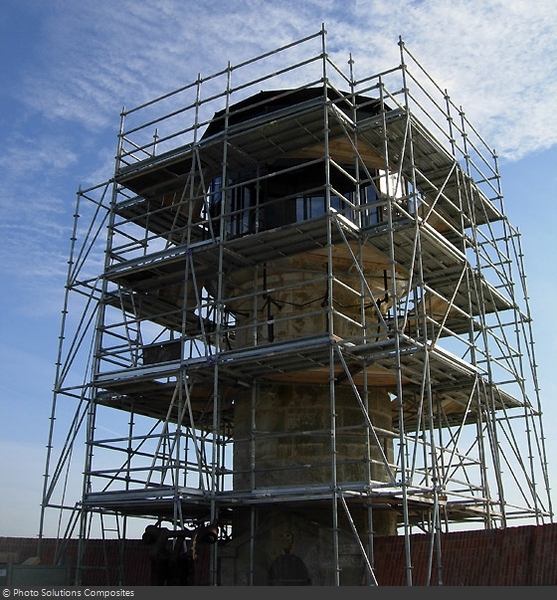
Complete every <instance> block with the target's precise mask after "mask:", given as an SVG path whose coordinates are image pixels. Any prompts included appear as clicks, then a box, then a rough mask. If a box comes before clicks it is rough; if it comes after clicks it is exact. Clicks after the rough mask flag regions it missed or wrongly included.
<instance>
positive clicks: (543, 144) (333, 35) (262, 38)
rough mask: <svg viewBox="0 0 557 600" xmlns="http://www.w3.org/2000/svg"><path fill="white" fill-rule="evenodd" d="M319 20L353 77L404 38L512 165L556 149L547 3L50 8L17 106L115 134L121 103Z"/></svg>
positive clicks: (385, 59) (554, 18) (442, 0)
mask: <svg viewBox="0 0 557 600" xmlns="http://www.w3.org/2000/svg"><path fill="white" fill-rule="evenodd" d="M322 21H324V22H325V23H326V26H327V29H328V31H329V45H330V48H331V52H332V53H334V54H337V55H338V56H339V57H342V56H343V55H344V56H345V57H347V56H348V54H349V53H350V52H351V53H353V54H354V56H355V59H356V64H357V68H358V70H359V72H362V71H365V70H369V72H375V71H376V70H380V69H381V68H383V67H384V66H386V65H387V64H388V63H389V62H391V63H392V61H393V60H394V61H397V60H398V54H397V53H398V48H397V40H398V36H399V35H402V36H403V38H404V39H405V42H406V43H407V44H408V45H409V47H410V48H411V49H412V52H413V53H414V54H416V56H417V57H418V58H419V59H420V61H421V62H422V63H423V64H424V66H426V68H427V69H428V70H430V71H431V72H432V73H433V74H434V75H435V76H436V78H437V79H439V82H440V83H441V85H443V86H445V87H447V88H448V90H449V92H450V93H451V95H452V96H453V97H454V99H455V100H456V101H457V102H460V103H462V104H463V105H464V108H465V109H466V111H467V114H469V116H470V117H471V118H472V119H473V121H474V122H475V123H476V124H477V125H478V126H479V128H480V129H481V130H482V131H484V132H485V134H486V135H487V136H490V137H492V138H493V142H494V144H495V145H496V146H497V148H498V150H499V152H500V153H501V154H503V155H506V156H508V157H512V158H516V157H519V156H521V155H523V154H526V153H529V152H533V151H535V150H537V149H539V148H547V147H549V146H551V145H553V144H555V143H556V142H557V125H556V124H555V120H554V119H553V118H552V115H553V112H554V110H553V102H554V98H555V95H556V92H557V77H556V76H555V71H554V69H553V64H554V62H555V58H556V56H557V36H555V34H554V32H555V28H556V26H557V5H556V4H555V2H554V0H538V1H537V2H536V3H535V4H532V3H531V2H527V1H525V0H513V1H512V2H505V1H503V0H485V1H483V0H482V1H480V0H462V1H460V2H454V1H449V2H447V1H446V0H427V1H417V0H399V1H398V2H394V3H389V4H388V5H387V4H385V2H383V1H382V0H353V1H352V2H350V1H348V2H341V1H336V0H329V1H328V2H316V1H313V2H305V3H299V2H294V1H292V0H289V1H284V0H283V1H276V2H270V1H269V2H261V1H260V0H258V1H256V0H235V1H232V2H228V3H218V2H202V3H199V2H193V1H186V2H176V1H172V0H166V1H158V2H141V3H138V2H133V1H131V0H122V1H121V2H119V3H118V4H117V5H115V4H114V3H113V2H107V1H103V0H101V1H99V2H95V3H86V4H83V3H82V4H80V5H79V6H78V5H76V4H75V3H73V2H70V1H69V0H60V1H59V2H57V3H56V4H55V10H54V11H52V12H51V13H50V14H49V16H48V17H47V20H46V24H45V32H44V38H43V39H44V40H45V42H44V44H45V48H44V54H43V56H44V58H43V61H42V64H41V65H40V69H41V70H40V71H38V70H31V71H30V72H29V73H28V74H27V76H26V77H25V82H24V85H23V88H22V90H23V94H24V99H25V101H26V102H27V103H29V104H30V105H31V106H33V107H34V108H35V109H36V110H40V111H41V112H43V114H45V115H46V116H48V117H49V118H53V119H68V120H71V121H77V122H80V123H81V124H86V125H88V126H89V127H92V128H98V127H105V126H107V125H109V124H112V126H114V123H115V116H116V113H117V111H119V109H120V108H121V105H122V104H124V103H131V104H134V103H136V102H141V101H142V100H145V99H147V98H149V97H152V96H154V95H157V94H159V93H161V92H164V91H167V90H169V89H172V88H174V87H178V86H180V85H182V84H184V83H188V82H189V81H191V80H193V79H194V78H195V77H196V76H197V74H198V73H199V72H201V73H203V74H209V73H212V72H214V71H216V70H219V69H221V68H223V67H225V66H226V64H227V62H228V60H231V61H232V62H233V63H234V62H235V61H240V60H245V59H247V58H249V57H250V56H253V55H256V54H258V53H260V52H265V51H268V50H272V49H273V48H274V47H276V46H277V45H281V44H284V43H288V42H289V41H292V40H294V39H297V38H299V37H303V36H304V35H307V34H308V33H312V32H314V31H317V30H318V29H319V27H320V26H321V22H322ZM389 66H391V65H389Z"/></svg>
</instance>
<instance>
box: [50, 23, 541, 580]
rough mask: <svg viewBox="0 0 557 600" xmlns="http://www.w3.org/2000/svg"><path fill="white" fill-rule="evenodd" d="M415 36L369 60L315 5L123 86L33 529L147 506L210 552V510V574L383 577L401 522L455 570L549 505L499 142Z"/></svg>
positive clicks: (61, 369) (84, 196) (70, 322)
mask: <svg viewBox="0 0 557 600" xmlns="http://www.w3.org/2000/svg"><path fill="white" fill-rule="evenodd" d="M399 45H400V56H401V61H400V64H399V65H397V66H396V67H394V68H393V69H391V70H388V71H385V72H382V73H379V74H373V75H370V74H366V75H365V76H364V77H363V78H362V79H358V78H356V76H355V74H354V67H355V65H354V63H353V61H352V60H350V61H349V63H348V64H349V71H348V72H347V73H346V72H345V70H344V69H343V68H341V67H339V66H338V65H336V64H334V63H333V62H332V60H331V58H330V56H329V55H328V53H327V50H326V32H325V30H324V29H322V30H321V31H319V32H317V33H316V34H314V35H311V36H308V37H307V38H304V39H303V40H299V41H297V42H294V43H292V44H289V45H287V46H285V47H282V48H278V49H276V50H275V51H273V52H270V53H267V54H265V55H262V56H260V57H257V58H254V59H253V60H250V61H247V62H245V63H242V64H241V65H237V66H230V65H229V66H228V67H227V68H226V69H224V70H223V71H221V72H219V73H216V74H214V75H211V76H208V77H201V76H200V77H199V78H198V79H197V80H196V81H194V82H192V83H191V84H190V85H186V86H184V87H183V88H180V89H179V90H176V91H174V92H171V93H169V94H166V95H164V96H162V97H160V98H156V99H154V100H152V101H151V102H148V103H146V104H143V105H141V106H139V107H137V108H134V109H132V110H124V111H123V112H122V115H121V124H120V133H119V137H118V151H117V158H116V167H115V172H114V176H113V178H111V179H110V181H107V182H105V183H102V184H100V185H98V186H95V187H93V188H90V189H87V190H82V189H80V190H79V192H78V194H77V207H76V213H75V228H74V233H73V235H72V246H71V255H70V260H69V271H68V283H67V296H66V300H65V305H64V310H63V319H62V332H61V336H60V340H61V343H60V351H59V357H58V362H57V373H56V382H55V390H54V402H53V410H52V418H51V429H50V436H49V443H48V456H47V466H46V473H45V487H44V495H43V510H42V514H41V532H40V536H39V537H41V536H42V535H43V528H44V527H45V524H46V516H47V514H49V510H50V509H55V510H56V512H57V513H58V514H59V515H60V516H59V526H60V531H59V535H60V538H61V539H62V540H63V539H64V538H68V537H71V536H75V535H77V536H79V538H80V540H81V543H82V545H83V547H85V544H86V543H87V540H88V539H90V538H91V537H93V536H94V535H97V536H98V535H102V536H103V537H105V536H109V535H110V533H109V528H108V527H107V526H106V525H105V522H106V519H107V518H108V517H109V516H110V517H111V518H113V519H115V520H116V522H117V523H118V527H117V528H113V530H116V531H117V533H116V534H114V535H117V536H118V537H119V538H121V539H122V541H123V543H124V542H125V538H126V536H128V535H132V534H131V533H129V532H131V531H133V526H132V524H133V523H135V522H137V520H138V519H143V523H145V520H147V522H148V523H155V526H156V527H158V528H159V530H160V527H161V524H163V523H166V525H167V527H168V528H169V529H170V530H171V531H173V532H174V533H173V534H172V536H173V539H175V540H179V541H176V542H175V543H176V544H178V545H180V544H184V551H185V552H186V551H188V552H189V555H188V556H190V557H191V556H193V555H194V554H195V552H194V553H193V554H192V544H193V546H195V543H194V541H192V540H197V541H199V540H200V539H201V538H200V537H199V538H198V537H196V536H197V535H198V534H197V533H196V534H193V533H191V532H193V531H196V532H198V531H201V529H199V528H206V527H208V526H209V524H213V525H215V527H217V529H218V543H215V544H214V545H213V546H211V553H210V568H209V570H208V571H207V573H205V575H204V579H203V581H204V583H205V584H207V583H210V584H212V585H292V584H293V583H292V582H295V583H294V584H296V585H298V584H302V583H301V582H305V583H303V584H308V583H311V584H314V585H361V584H364V585H374V584H375V583H376V578H375V575H374V571H373V538H374V536H377V535H397V534H398V535H404V536H406V540H407V544H406V558H407V583H408V584H409V585H411V584H412V575H411V573H412V570H411V566H412V565H411V548H410V545H409V544H410V542H409V540H410V533H411V532H413V531H423V532H426V533H428V534H429V535H431V540H432V544H431V557H430V569H431V573H432V575H431V576H432V577H433V574H434V573H435V577H437V579H435V581H439V582H440V581H441V575H440V574H441V571H442V567H441V565H442V557H441V546H440V544H439V536H440V534H441V533H442V532H444V531H449V530H451V529H453V528H457V527H460V528H462V527H485V528H496V527H506V526H508V525H509V523H511V522H513V523H520V522H529V523H532V522H534V523H538V524H539V523H545V522H548V521H551V520H552V507H551V502H550V497H549V482H548V476H547V465H546V456H545V447H544V433H543V428H542V415H541V406H540V399H539V393H538V388H537V379H536V366H535V357H534V343H533V340H532V331H531V319H530V312H529V308H528V295H527V290H526V287H525V282H526V278H525V274H524V269H523V263H522V251H521V247H520V236H519V233H518V231H517V230H516V229H515V228H514V227H513V226H512V225H511V224H510V223H509V221H508V219H507V217H506V216H505V212H504V204H503V196H502V192H501V185H500V176H499V172H498V167H497V157H496V156H495V155H494V153H493V152H492V150H490V149H489V147H488V146H487V144H486V143H485V142H484V141H483V139H482V138H481V136H480V135H479V133H478V132H477V131H476V129H474V127H473V126H472V125H471V124H470V123H469V122H468V120H467V119H466V116H465V114H464V112H463V111H462V109H461V108H457V106H456V105H455V104H454V103H453V101H452V100H451V98H450V97H449V95H448V93H447V92H446V91H444V90H442V89H441V88H440V87H439V86H438V85H437V84H436V83H435V82H434V81H433V80H432V79H431V77H430V76H429V75H428V74H427V72H426V71H425V69H423V68H422V67H421V65H420V64H419V63H418V62H417V60H416V59H415V58H414V57H413V56H412V54H411V53H410V52H409V51H408V49H407V48H406V46H405V44H404V43H403V42H402V40H401V41H400V42H399ZM262 90H263V91H262ZM103 253H104V254H103ZM102 256H104V263H103V262H102V261H103V259H102V258H101V257H102ZM80 382H81V383H80ZM68 404H69V405H70V406H73V410H75V413H74V416H73V418H72V419H71V420H70V421H69V422H68V423H67V427H65V428H64V426H63V425H61V424H60V421H61V420H62V422H64V419H61V417H60V411H62V413H63V414H64V412H67V406H68ZM55 425H56V427H55ZM82 440H84V441H85V444H84V446H83V447H84V448H85V450H84V455H83V457H82V458H83V461H84V467H83V469H82V472H83V476H82V489H81V493H80V494H79V495H78V497H77V499H74V501H69V500H68V498H69V494H68V491H67V486H68V481H69V480H70V476H69V473H70V468H71V464H72V457H74V455H75V454H78V453H79V450H78V449H77V448H76V445H77V442H79V441H82ZM79 448H81V446H79ZM140 522H141V521H140ZM97 523H98V525H97ZM95 527H97V529H94V528H95ZM196 528H197V529H196ZM95 531H96V532H97V533H93V532H95ZM203 531H205V529H204V530H203ZM180 532H181V533H180ZM184 532H186V533H184ZM188 532H190V533H188ZM172 536H171V537H172ZM188 536H189V538H188ZM185 538H188V539H189V540H190V541H189V542H184V541H183V540H184V539H185ZM216 539H217V538H214V539H212V538H211V541H212V542H214V541H215V540H216ZM188 544H189V545H188ZM175 547H176V546H175ZM61 548H63V544H62V545H61ZM123 548H125V546H123ZM146 551H148V548H147V549H146ZM82 555H83V553H82ZM285 556H286V557H290V558H288V559H286V558H284V557H285ZM294 556H295V557H296V560H299V562H296V564H294V562H293V561H294V559H293V558H292V557H294ZM279 565H280V568H279ZM304 569H305V570H304ZM86 570H87V565H85V564H80V565H79V573H80V575H79V577H81V579H82V580H83V578H84V577H86V575H85V574H86ZM300 572H302V573H303V576H301V575H300ZM111 577H115V575H114V574H113V573H112V574H108V575H107V578H108V579H110V578H111ZM288 582H290V583H288ZM190 583H191V581H190Z"/></svg>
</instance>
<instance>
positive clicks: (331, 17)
mask: <svg viewBox="0 0 557 600" xmlns="http://www.w3.org/2000/svg"><path fill="white" fill-rule="evenodd" d="M323 22H324V23H325V25H326V28H327V31H328V38H327V40H328V49H329V52H330V53H331V54H332V55H333V57H334V59H335V60H336V61H338V62H339V64H340V63H341V62H343V63H345V61H346V60H348V56H349V54H350V53H352V55H353V57H354V60H355V64H356V69H357V70H358V73H359V74H361V73H366V72H367V73H370V74H372V73H376V72H379V71H381V70H382V69H384V68H387V67H391V66H394V65H395V64H398V45H397V42H398V38H399V35H401V36H402V37H403V39H404V40H405V42H406V44H407V46H408V48H410V50H411V51H412V53H413V54H414V55H415V56H416V57H417V58H418V59H419V61H420V62H421V64H422V65H424V66H425V67H426V68H427V69H428V71H430V72H431V73H432V75H433V76H434V77H435V79H436V80H437V81H438V82H439V83H440V85H442V86H443V87H444V88H447V89H448V90H449V92H450V94H451V97H452V99H453V101H455V102H457V103H458V104H461V105H462V106H463V107H464V109H465V111H466V114H467V116H468V118H469V119H470V120H471V121H472V122H473V123H474V124H475V126H476V128H477V129H478V130H479V131H480V132H481V134H482V136H483V137H484V138H485V139H486V140H488V141H489V143H490V144H491V145H492V147H493V148H495V149H496V150H497V152H498V154H499V156H500V167H501V173H502V177H503V191H504V194H505V206H506V212H507V214H508V215H509V216H510V219H511V222H512V223H513V224H514V225H515V226H517V227H518V228H519V229H520V230H521V232H522V235H523V240H522V242H523V249H524V253H525V262H526V272H527V276H528V280H527V282H528V289H529V292H530V300H531V309H532V313H533V317H534V335H535V339H536V353H537V358H538V364H539V383H540V387H541V392H542V405H543V408H544V413H545V430H546V433H547V434H548V441H547V448H548V458H549V463H550V476H551V479H552V481H553V482H555V481H557V440H556V439H554V437H555V436H552V429H553V425H554V423H555V421H556V419H557V405H556V395H557V394H556V392H557V383H556V381H555V376H554V374H555V373H556V372H557V358H556V356H557V348H556V345H557V318H556V316H555V306H556V304H557V302H556V299H557V283H556V282H557V277H556V275H557V237H556V235H555V231H556V229H557V211H556V210H555V205H554V202H553V198H554V193H553V191H554V189H555V187H556V184H557V181H556V179H557V120H556V119H555V113H556V109H557V101H556V98H557V71H556V69H555V65H556V64H557V35H556V32H557V3H555V1H554V0H536V2H531V0H526V1H523V0H460V1H456V0H422V1H417V0H391V1H390V2H386V1H385V0H343V1H339V0H306V1H304V2H299V1H298V0H274V1H268V0H230V1H229V2H226V3H222V2H218V1H216V0H197V1H191V0H142V1H141V2H138V1H137V0H119V1H118V2H114V1H113V0H95V1H93V0H92V1H90V2H75V0H4V2H3V4H2V11H1V12H0V78H1V81H0V127H1V132H2V151H1V152H0V182H1V185H0V211H1V212H0V290H1V291H0V294H1V312H0V319H1V321H0V331H1V336H0V374H1V377H0V409H1V414H2V417H1V419H0V536H5V535H21V536H35V535H36V534H37V532H38V520H39V505H40V500H41V490H42V474H43V471H44V460H45V446H46V441H47V434H48V425H49V423H48V418H49V414H50V407H51V401H52V394H51V388H52V384H53V379H54V364H55V361H56V352H57V345H58V335H59V329H60V314H61V309H62V300H63V294H64V284H65V273H66V266H67V265H66V260H67V256H68V251H69V238H70V235H71V224H72V214H73V209H74V202H75V193H76V190H77V188H78V186H79V185H82V186H83V187H88V186H90V185H93V184H96V183H100V182H102V181H104V180H106V179H108V178H109V177H110V176H111V174H112V173H111V171H112V168H113V157H114V153H115V148H116V135H117V132H118V125H119V114H120V111H121V109H122V107H123V106H128V107H131V106H134V105H137V104H139V103H141V102H143V101H144V100H147V99H149V98H152V97H155V96H157V95H159V94H161V93H164V92H166V91H169V90H172V89H175V88H177V87H180V86H181V85H183V84H185V83H189V82H190V81H192V80H194V79H195V78H196V77H197V75H198V73H201V74H205V75H208V74H211V73H213V72H215V71H218V70H220V69H222V68H223V67H226V64H227V63H228V61H231V63H232V64H237V63H239V62H241V61H243V60H245V59H248V58H251V57H252V56H256V55H259V54H261V53H263V52H266V51H269V50H273V49H274V48H276V47H278V46H281V45H283V44H286V43H289V42H290V41H294V40H296V39H300V38H302V37H304V36H306V35H308V34H311V33H315V32H317V31H318V30H319V29H320V27H321V24H322V23H323ZM554 505H557V502H555V500H554Z"/></svg>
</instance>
